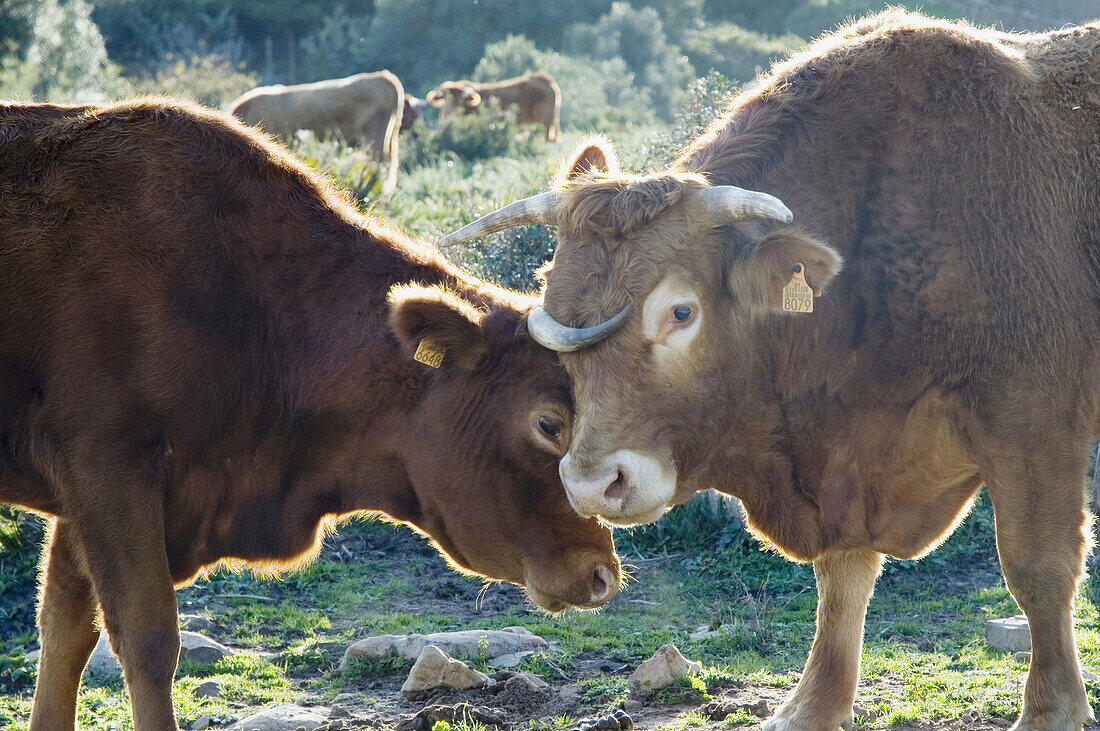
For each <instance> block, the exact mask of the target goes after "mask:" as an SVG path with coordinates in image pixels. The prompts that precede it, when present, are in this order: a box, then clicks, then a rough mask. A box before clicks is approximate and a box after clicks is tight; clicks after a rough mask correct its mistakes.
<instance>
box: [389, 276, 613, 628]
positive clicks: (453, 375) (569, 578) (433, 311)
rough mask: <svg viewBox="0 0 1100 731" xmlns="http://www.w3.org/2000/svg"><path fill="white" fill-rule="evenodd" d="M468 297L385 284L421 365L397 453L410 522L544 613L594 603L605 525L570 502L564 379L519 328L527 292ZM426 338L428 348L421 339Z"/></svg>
mask: <svg viewBox="0 0 1100 731" xmlns="http://www.w3.org/2000/svg"><path fill="white" fill-rule="evenodd" d="M491 296H493V297H500V298H507V301H504V300H497V301H496V302H491V303H490V304H489V305H486V304H485V303H484V302H483V303H482V304H481V307H480V308H478V307H475V306H474V305H473V304H471V303H470V302H469V301H467V300H466V299H463V298H461V297H459V296H457V295H455V294H453V293H451V292H448V291H446V290H443V289H440V288H437V287H423V286H419V285H409V286H401V287H398V288H396V289H394V290H393V291H392V292H391V293H390V302H391V325H392V327H393V329H394V331H395V332H396V334H397V336H398V338H399V339H400V340H401V341H402V343H403V345H404V346H405V348H406V349H407V350H408V352H409V353H410V354H411V353H413V352H415V351H417V350H418V349H420V350H421V352H422V353H423V352H425V349H427V351H429V352H430V353H431V354H433V355H434V356H436V357H441V358H442V360H441V361H439V362H436V361H433V360H432V358H431V357H425V356H422V358H423V359H424V360H429V361H432V363H433V364H434V365H437V366H438V368H432V367H431V366H430V365H425V366H424V369H425V372H426V378H427V379H428V387H427V388H426V389H424V390H423V391H422V392H421V395H420V396H419V398H418V402H417V404H416V406H415V412H414V416H413V422H414V423H413V424H412V429H411V433H412V434H415V435H417V438H416V439H415V440H406V441H409V442H411V443H409V444H407V446H406V447H405V449H406V455H405V457H404V460H403V462H404V463H405V465H406V467H405V469H406V470H407V472H408V480H409V482H410V484H411V485H412V488H413V490H414V491H415V494H416V503H417V504H416V506H415V509H414V511H413V513H414V514H413V515H410V516H407V519H408V521H409V522H411V523H413V524H414V525H416V526H417V527H418V528H420V529H421V530H423V531H424V532H425V533H427V534H428V535H429V536H430V537H431V538H432V539H434V541H435V542H436V544H437V545H438V546H439V547H440V549H441V550H442V551H443V552H444V553H445V554H446V555H447V557H448V558H449V559H450V560H451V562H452V563H453V564H454V565H456V566H457V567H458V568H460V569H464V570H466V571H470V572H475V573H477V574H481V575H484V576H488V577H491V578H495V579H503V580H506V581H511V582H514V583H516V584H522V585H524V586H525V587H526V589H527V592H528V594H529V595H530V596H531V598H532V599H533V600H534V601H535V602H536V603H537V604H538V605H539V606H541V607H543V608H544V609H547V610H549V611H560V610H563V609H566V608H568V607H571V606H572V607H595V606H599V605H600V604H603V603H604V602H606V601H607V600H609V599H610V598H611V597H613V596H614V595H615V594H616V593H617V592H618V589H619V582H620V578H621V570H620V565H619V560H618V557H617V556H616V554H615V547H614V543H613V542H612V537H611V531H610V529H609V528H608V527H607V526H606V525H603V524H601V523H600V522H598V521H597V520H595V519H592V518H582V517H580V516H578V515H577V514H576V513H575V512H574V511H573V510H572V508H571V507H570V505H569V502H568V501H567V499H566V496H565V493H564V491H563V490H562V485H561V481H560V479H559V477H558V470H557V463H558V460H559V459H560V458H561V457H562V455H564V454H565V453H566V450H567V449H568V446H569V439H570V435H571V432H572V413H573V408H572V400H571V398H570V389H569V381H568V378H567V376H566V374H565V372H564V370H563V369H562V368H561V366H560V364H559V363H558V361H557V358H556V357H555V356H554V354H553V353H552V352H551V351H549V350H546V349H544V348H542V347H540V346H539V345H537V344H535V343H534V342H532V341H531V339H530V338H529V337H528V336H527V335H526V331H525V328H524V318H525V315H526V311H527V310H528V308H530V306H531V305H532V304H534V303H535V302H534V300H533V299H532V298H528V297H523V296H520V295H514V294H512V293H504V292H503V291H502V290H501V291H498V292H497V293H496V294H495V295H491ZM425 343H427V346H425V345H424V344H425Z"/></svg>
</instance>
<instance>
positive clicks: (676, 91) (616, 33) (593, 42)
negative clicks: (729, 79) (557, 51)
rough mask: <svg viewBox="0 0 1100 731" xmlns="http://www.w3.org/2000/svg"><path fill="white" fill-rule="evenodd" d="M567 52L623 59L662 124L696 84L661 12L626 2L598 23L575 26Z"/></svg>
mask: <svg viewBox="0 0 1100 731" xmlns="http://www.w3.org/2000/svg"><path fill="white" fill-rule="evenodd" d="M565 49H566V51H567V52H568V53H571V54H573V55H578V56H591V57H593V58H596V59H600V60H610V59H615V58H621V59H623V61H624V62H625V63H626V68H627V70H628V71H629V72H630V73H631V74H633V76H634V78H635V80H636V82H637V86H640V87H644V88H647V89H648V90H649V95H650V98H651V99H652V105H653V110H654V111H655V112H656V113H657V116H659V117H661V118H662V119H671V118H672V115H673V114H674V113H675V110H676V109H677V107H678V106H679V104H680V102H681V101H682V98H683V93H684V88H685V87H686V86H687V84H688V83H689V82H690V81H691V80H692V79H693V78H695V69H694V68H692V66H691V63H690V62H689V61H688V58H687V56H684V55H683V54H682V53H681V52H680V49H679V48H678V47H677V46H675V45H672V44H670V43H669V42H668V39H667V38H666V37H665V32H664V26H663V25H662V23H661V18H660V16H659V15H658V14H657V11H656V10H654V9H653V8H648V7H645V8H641V9H636V8H634V7H632V6H631V5H630V4H629V3H627V2H616V3H615V4H614V5H612V6H611V10H610V11H609V12H608V13H606V14H605V15H603V16H601V17H600V18H599V19H598V20H597V21H596V22H595V23H592V24H586V23H578V24H575V25H573V26H572V27H571V28H570V29H569V30H568V31H567V33H566V40H565Z"/></svg>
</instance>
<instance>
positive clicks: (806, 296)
mask: <svg viewBox="0 0 1100 731" xmlns="http://www.w3.org/2000/svg"><path fill="white" fill-rule="evenodd" d="M783 311H784V312H813V311H814V290H813V288H812V287H810V285H808V284H806V267H805V266H803V265H802V264H795V265H794V273H793V274H792V275H791V281H789V282H787V286H785V287H783Z"/></svg>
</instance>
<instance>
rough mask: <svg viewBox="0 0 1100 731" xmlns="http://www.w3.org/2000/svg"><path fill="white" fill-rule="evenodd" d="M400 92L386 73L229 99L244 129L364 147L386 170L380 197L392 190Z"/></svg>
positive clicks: (402, 101) (260, 90)
mask: <svg viewBox="0 0 1100 731" xmlns="http://www.w3.org/2000/svg"><path fill="white" fill-rule="evenodd" d="M405 104H406V101H405V90H404V88H403V87H402V86H401V82H400V81H399V80H398V78H397V77H396V76H394V75H393V74H391V73H390V72H389V71H378V72H375V73H371V74H356V75H355V76H349V77H347V78H346V79H328V80H326V81H317V82H314V83H312V84H296V85H294V86H282V85H276V86H261V87H259V88H257V89H253V90H252V91H249V92H246V93H244V94H242V95H241V96H239V97H237V98H236V99H234V100H233V102H232V103H231V104H230V106H229V111H230V113H231V114H232V115H233V116H235V117H236V118H237V119H239V120H241V121H242V122H244V123H245V124H251V125H256V126H259V127H262V128H263V129H264V131H265V132H268V133H269V134H273V135H276V136H278V137H282V138H284V139H290V138H291V137H293V136H294V133H295V132H297V131H298V130H300V129H307V130H310V131H311V132H313V133H314V134H315V135H317V137H318V138H320V137H323V136H324V135H325V134H326V133H333V132H338V133H339V134H340V135H342V136H343V138H344V140H346V141H347V143H348V144H349V145H354V146H357V147H366V148H369V149H370V150H371V154H372V155H373V156H374V158H375V159H376V160H378V162H379V163H381V164H382V165H383V166H384V167H385V168H386V172H385V178H384V180H383V182H382V193H383V195H389V194H391V193H393V191H394V190H395V189H396V187H397V167H398V162H399V159H400V158H399V154H398V132H400V131H401V128H402V127H401V125H402V112H403V110H404V108H405Z"/></svg>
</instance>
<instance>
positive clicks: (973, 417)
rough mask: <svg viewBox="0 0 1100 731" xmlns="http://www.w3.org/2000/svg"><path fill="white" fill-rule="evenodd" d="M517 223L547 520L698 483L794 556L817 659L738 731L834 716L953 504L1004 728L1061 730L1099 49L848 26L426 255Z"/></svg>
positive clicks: (1097, 207) (1093, 406) (1099, 145)
mask: <svg viewBox="0 0 1100 731" xmlns="http://www.w3.org/2000/svg"><path fill="white" fill-rule="evenodd" d="M733 186H739V187H733ZM761 191H764V192H761ZM768 194H771V195H768ZM772 196H776V197H772ZM780 199H781V200H780ZM792 212H793V221H794V222H793V223H791V219H792ZM532 221H539V222H548V223H554V224H557V225H558V226H559V234H560V243H559V245H558V249H557V252H556V254H555V257H554V262H553V269H551V270H549V271H548V273H547V274H546V288H545V309H540V310H536V311H533V312H532V313H531V316H530V319H529V330H530V332H531V333H532V335H534V336H535V337H536V338H537V339H539V340H540V342H542V343H543V344H546V345H548V346H549V347H552V348H555V349H557V350H559V351H562V354H561V358H562V362H563V363H564V364H565V366H566V369H567V370H568V371H569V373H570V376H571V377H572V379H573V384H574V397H575V399H576V402H577V422H576V429H575V432H574V437H573V441H572V444H571V446H570V449H569V453H568V454H567V455H566V457H565V458H564V459H563V460H562V462H561V474H562V478H563V480H564V482H565V485H566V489H567V490H568V491H569V495H570V499H571V501H572V502H573V505H574V506H575V507H576V508H577V509H578V511H579V512H581V514H583V515H602V516H605V517H606V518H608V519H610V520H612V521H614V522H616V523H622V524H630V523H637V522H644V521H650V520H654V519H655V518H657V517H658V516H659V515H661V513H662V512H664V510H665V509H666V508H667V507H668V506H670V505H673V504H676V503H679V502H682V501H683V500H685V499H687V498H688V497H689V496H690V495H691V494H692V493H694V492H695V491H697V490H701V489H705V488H717V489H719V490H722V491H724V492H727V493H729V494H732V495H735V496H736V497H738V498H739V499H740V500H741V502H742V503H743V505H744V507H745V509H746V512H747V514H748V518H749V521H750V524H751V526H752V528H753V530H755V531H756V532H757V534H759V535H760V536H761V537H762V538H764V539H765V540H767V541H768V542H770V543H771V544H773V545H775V546H776V547H778V548H779V549H780V550H781V551H783V552H784V553H785V554H786V555H788V556H790V557H792V558H794V559H797V560H803V561H813V564H814V572H815V575H816V577H817V584H818V597H819V601H818V610H817V634H816V637H815V639H814V644H813V648H812V649H811V651H810V656H809V658H808V660H807V662H806V668H805V672H804V674H803V676H802V679H801V681H800V682H799V684H798V686H797V687H796V689H795V690H794V692H793V693H792V694H791V696H790V698H789V699H788V700H787V702H786V703H785V704H784V705H783V706H782V707H781V708H779V709H778V710H777V711H776V712H775V715H774V716H773V717H772V718H771V719H770V720H769V721H768V722H767V723H765V724H764V726H765V728H766V729H769V731H780V730H782V731H789V730H794V729H799V730H809V729H812V730H821V731H835V729H836V728H837V727H838V726H839V725H841V724H842V723H843V722H844V721H845V719H849V718H850V717H851V714H852V702H853V698H854V696H855V692H856V686H857V681H858V676H859V661H860V645H861V639H862V630H863V620H864V614H865V610H866V606H867V602H868V599H869V598H870V596H871V592H872V589H873V587H874V585H875V580H876V577H877V575H878V573H879V570H880V566H881V563H882V559H883V555H891V556H897V557H900V558H913V557H917V556H920V555H922V554H924V553H925V552H927V551H929V550H931V549H932V548H933V547H935V546H936V545H938V544H939V542H940V541H942V540H943V539H944V537H945V536H947V535H948V534H949V533H950V532H951V530H952V529H953V528H954V526H955V525H956V524H957V523H958V521H960V520H961V519H962V517H963V516H964V515H965V514H966V511H967V509H968V508H969V505H970V503H971V501H972V499H973V497H974V494H975V492H976V490H977V489H978V487H979V486H980V485H981V484H982V483H983V482H984V483H985V485H986V486H987V488H988V490H989V493H990V495H991V497H992V500H993V505H994V509H995V511H996V531H997V548H998V551H999V554H1000V558H1001V564H1002V567H1003V570H1004V574H1005V579H1006V581H1007V583H1008V587H1009V589H1010V590H1011V592H1012V595H1013V597H1015V599H1016V601H1017V602H1018V603H1019V605H1020V607H1021V608H1022V609H1023V611H1024V612H1025V613H1026V614H1027V617H1028V621H1029V623H1030V628H1031V636H1032V656H1031V667H1030V672H1029V674H1028V680H1027V684H1026V686H1025V689H1024V694H1023V707H1022V711H1021V714H1020V718H1019V721H1018V722H1017V725H1016V728H1017V729H1022V730H1027V731H1037V730H1038V729H1044V730H1048V729H1057V730H1058V731H1074V730H1076V729H1080V728H1081V725H1082V723H1083V722H1084V721H1086V720H1089V719H1091V718H1092V715H1093V714H1092V710H1091V709H1090V707H1089V704H1088V702H1087V699H1086V695H1085V690H1084V687H1083V684H1082V680H1081V668H1080V665H1079V663H1078V659H1077V653H1076V648H1075V641H1074V630H1073V617H1072V603H1073V596H1074V591H1075V589H1076V586H1077V581H1078V579H1079V578H1080V576H1081V574H1082V563H1083V558H1084V555H1085V552H1086V547H1087V545H1088V540H1087V538H1086V530H1085V528H1086V511H1085V503H1084V490H1083V486H1084V478H1085V473H1086V469H1087V466H1088V452H1089V445H1090V443H1091V441H1092V439H1093V437H1094V436H1095V435H1096V434H1098V433H1100V23H1095V24H1092V25H1088V26H1086V27H1081V28H1072V29H1067V30H1062V31H1057V32H1053V33H1045V34H1035V35H1014V34H1006V33H1000V32H994V31H988V30H980V29H975V28H973V27H970V26H967V25H964V24H951V23H946V22H940V21H936V20H930V19H928V18H925V17H922V16H920V15H911V14H907V13H904V12H888V13H885V14H882V15H880V16H877V17H873V18H870V19H867V20H864V21H860V22H856V23H854V24H852V25H850V26H847V27H845V28H842V29H840V31H839V32H837V33H835V34H833V35H831V36H828V37H826V38H824V39H822V40H821V41H819V42H817V43H816V44H814V45H813V46H811V47H810V48H809V49H808V50H806V51H805V52H803V53H800V54H798V55H797V56H795V57H794V58H792V59H791V60H790V61H788V62H786V63H784V64H781V65H779V66H777V67H776V68H775V69H774V70H773V71H772V73H771V74H770V76H769V77H768V78H767V79H765V80H764V81H763V83H762V84H761V85H760V86H759V88H757V89H755V90H753V91H751V92H746V93H743V94H742V95H740V96H739V97H737V98H736V99H735V101H734V102H733V104H732V106H731V108H730V109H729V110H728V112H727V113H726V114H724V115H723V116H722V117H721V118H720V119H719V120H717V121H716V122H715V123H714V124H713V125H712V126H711V127H710V129H709V130H708V131H707V132H706V133H705V134H704V135H702V136H701V137H700V138H698V139H697V140H695V142H694V143H693V144H692V145H691V146H690V148H689V149H688V150H687V151H686V152H685V153H684V154H683V155H682V156H681V157H680V158H679V159H678V160H677V161H676V162H675V164H674V165H673V166H672V167H671V168H670V169H668V170H664V171H660V172H657V173H654V174H651V175H643V176H637V175H628V174H625V173H623V172H622V171H620V170H619V169H618V166H617V164H616V162H615V158H614V154H613V152H612V150H611V149H610V147H609V146H608V145H606V144H599V143H596V144H592V145H588V146H582V148H581V149H580V151H579V153H578V154H577V155H576V156H575V157H574V158H573V159H571V160H570V161H568V162H567V163H566V164H565V165H564V166H563V170H562V174H561V176H560V178H559V184H558V187H557V189H556V190H554V191H551V192H549V193H544V194H542V195H540V196H538V197H537V198H535V199H532V200H525V201H520V202H517V203H516V204H513V206H512V207H510V208H508V209H504V210H502V211H499V212H497V213H496V214H491V217H490V218H488V219H487V220H483V221H480V222H475V224H471V229H470V230H468V231H467V232H465V233H461V232H460V233H459V234H458V235H457V236H455V237H453V238H451V239H450V240H451V241H454V240H461V239H462V238H465V237H467V236H469V235H479V234H481V233H484V232H487V231H490V230H495V229H499V228H501V227H505V226H509V225H515V224H517V223H521V222H532ZM819 295H820V298H818V296H819ZM785 310H789V311H785ZM811 310H812V312H811Z"/></svg>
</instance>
